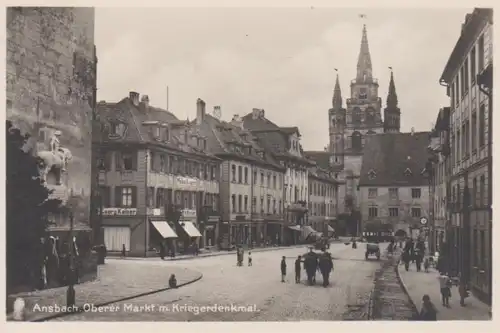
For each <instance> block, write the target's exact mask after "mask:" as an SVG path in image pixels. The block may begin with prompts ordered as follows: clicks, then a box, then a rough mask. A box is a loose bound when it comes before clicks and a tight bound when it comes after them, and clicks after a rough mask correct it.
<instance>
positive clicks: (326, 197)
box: [308, 167, 338, 237]
mask: <svg viewBox="0 0 500 333" xmlns="http://www.w3.org/2000/svg"><path fill="white" fill-rule="evenodd" d="M337 207H338V182H337V181H336V180H335V178H334V177H332V173H331V172H328V171H327V170H324V169H321V168H319V167H312V168H310V169H309V200H308V208H309V225H310V226H311V228H312V229H313V230H315V231H317V232H318V233H321V234H322V235H323V236H325V237H329V236H332V235H333V232H334V228H333V227H332V225H333V224H334V222H335V221H336V219H337V216H338V211H337Z"/></svg>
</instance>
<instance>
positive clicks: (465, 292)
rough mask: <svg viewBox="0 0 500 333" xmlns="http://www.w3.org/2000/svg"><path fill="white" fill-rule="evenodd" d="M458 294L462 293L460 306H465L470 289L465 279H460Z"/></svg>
mask: <svg viewBox="0 0 500 333" xmlns="http://www.w3.org/2000/svg"><path fill="white" fill-rule="evenodd" d="M458 294H459V295H460V306H462V307H463V306H465V299H466V298H467V297H469V291H468V290H467V284H466V283H465V281H460V285H459V286H458Z"/></svg>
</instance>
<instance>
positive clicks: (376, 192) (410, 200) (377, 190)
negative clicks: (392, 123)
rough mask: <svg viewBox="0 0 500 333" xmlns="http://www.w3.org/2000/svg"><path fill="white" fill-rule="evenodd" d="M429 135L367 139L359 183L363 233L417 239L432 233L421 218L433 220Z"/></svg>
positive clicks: (388, 136) (402, 135) (379, 136)
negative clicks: (427, 168) (428, 161)
mask: <svg viewBox="0 0 500 333" xmlns="http://www.w3.org/2000/svg"><path fill="white" fill-rule="evenodd" d="M429 135H430V133H429V132H418V133H397V134H396V133H388V134H379V135H374V136H372V137H370V139H369V140H368V141H367V143H366V146H365V150H364V155H363V165H362V168H361V179H360V184H359V195H360V198H361V216H362V230H363V232H365V233H366V232H377V231H381V232H386V233H394V235H395V236H400V237H410V236H411V237H414V238H416V237H418V236H420V235H425V236H426V235H427V234H428V229H427V228H428V227H429V226H428V225H427V223H424V224H422V223H421V219H422V218H426V219H427V220H429V207H430V201H429V187H430V186H429V180H428V177H427V173H426V170H425V168H426V163H427V160H428V153H427V147H428V145H429Z"/></svg>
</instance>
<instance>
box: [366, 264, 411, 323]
mask: <svg viewBox="0 0 500 333" xmlns="http://www.w3.org/2000/svg"><path fill="white" fill-rule="evenodd" d="M397 258H398V256H396V255H394V256H392V257H389V258H387V259H386V260H384V262H383V263H382V265H381V267H380V269H379V270H377V272H376V273H375V281H374V289H373V294H372V302H373V304H372V313H371V318H370V320H412V319H415V317H416V315H417V309H416V308H415V307H414V305H413V303H412V302H411V300H410V298H409V297H408V295H407V294H406V292H405V291H404V289H403V287H402V286H401V283H400V280H399V277H398V274H397V271H396V269H397V263H398V259H397Z"/></svg>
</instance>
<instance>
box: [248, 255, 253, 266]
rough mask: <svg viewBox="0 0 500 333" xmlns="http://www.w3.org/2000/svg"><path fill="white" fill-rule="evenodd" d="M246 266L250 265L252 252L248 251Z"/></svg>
mask: <svg viewBox="0 0 500 333" xmlns="http://www.w3.org/2000/svg"><path fill="white" fill-rule="evenodd" d="M248 266H252V252H248Z"/></svg>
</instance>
